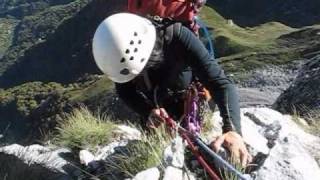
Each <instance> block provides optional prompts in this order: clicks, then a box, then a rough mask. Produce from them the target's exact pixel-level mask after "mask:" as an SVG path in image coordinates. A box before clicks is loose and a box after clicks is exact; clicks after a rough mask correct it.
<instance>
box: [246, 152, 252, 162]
mask: <svg viewBox="0 0 320 180" xmlns="http://www.w3.org/2000/svg"><path fill="white" fill-rule="evenodd" d="M251 162H252V156H251V154H249V153H248V160H247V164H250V163H251Z"/></svg>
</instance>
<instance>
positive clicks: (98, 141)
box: [54, 107, 116, 150]
mask: <svg viewBox="0 0 320 180" xmlns="http://www.w3.org/2000/svg"><path fill="white" fill-rule="evenodd" d="M115 127H116V125H115V124H114V123H113V122H111V120H110V119H109V118H108V117H105V116H101V115H97V116H95V115H93V114H92V112H90V111H89V110H88V109H87V108H84V107H83V108H80V109H75V110H74V111H73V112H72V113H71V114H69V115H67V117H66V119H65V120H63V121H61V122H58V127H57V131H58V134H57V136H56V137H55V138H54V143H55V144H58V145H61V146H63V147H69V148H71V149H74V150H77V149H90V150H94V149H95V148H97V146H99V145H106V144H108V143H110V142H111V141H112V137H113V135H114V130H115Z"/></svg>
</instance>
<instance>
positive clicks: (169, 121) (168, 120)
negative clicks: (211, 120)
mask: <svg viewBox="0 0 320 180" xmlns="http://www.w3.org/2000/svg"><path fill="white" fill-rule="evenodd" d="M165 120H166V123H167V124H168V126H169V127H170V128H173V129H175V128H176V126H177V125H176V122H175V121H173V119H171V118H169V117H168V118H165ZM179 134H180V135H181V136H182V138H183V139H185V140H186V141H187V143H188V145H189V147H190V149H191V151H192V153H193V154H194V155H195V156H196V158H197V160H198V162H199V163H200V165H201V166H202V167H203V168H204V169H205V170H206V171H207V173H208V174H209V176H210V177H211V179H212V180H221V179H220V177H219V176H218V175H217V174H216V173H215V172H214V171H213V170H212V168H211V167H210V166H209V165H208V163H207V162H206V161H205V159H204V158H203V157H202V155H201V154H200V153H199V151H198V149H197V148H196V146H195V145H194V144H193V142H192V141H191V139H190V137H189V136H188V135H187V134H186V133H185V132H183V131H179Z"/></svg>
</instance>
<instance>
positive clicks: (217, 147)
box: [211, 136, 225, 152]
mask: <svg viewBox="0 0 320 180" xmlns="http://www.w3.org/2000/svg"><path fill="white" fill-rule="evenodd" d="M224 139H225V137H224V136H220V137H218V138H217V139H216V140H215V141H214V142H212V143H211V147H212V148H213V150H214V151H215V152H218V151H219V150H220V148H221V146H222V144H223V142H224Z"/></svg>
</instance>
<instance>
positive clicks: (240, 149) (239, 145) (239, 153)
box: [211, 131, 252, 167]
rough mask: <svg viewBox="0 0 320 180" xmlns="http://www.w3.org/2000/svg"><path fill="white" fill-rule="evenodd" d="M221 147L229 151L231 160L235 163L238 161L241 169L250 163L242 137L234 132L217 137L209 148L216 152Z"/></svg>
mask: <svg viewBox="0 0 320 180" xmlns="http://www.w3.org/2000/svg"><path fill="white" fill-rule="evenodd" d="M222 145H223V146H224V147H226V148H227V149H228V150H229V151H230V153H231V157H232V158H235V160H236V161H237V162H239V160H240V163H241V165H242V166H243V167H245V166H247V164H248V163H250V162H251V161H252V157H251V155H250V154H249V153H248V150H247V148H246V145H245V144H244V141H243V139H242V137H241V136H240V135H239V134H238V133H236V132H235V131H229V132H227V133H225V134H223V135H222V136H219V137H218V138H217V139H216V140H215V141H213V142H212V143H211V148H212V149H213V150H214V151H216V152H218V151H219V149H220V148H221V146H222Z"/></svg>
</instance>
